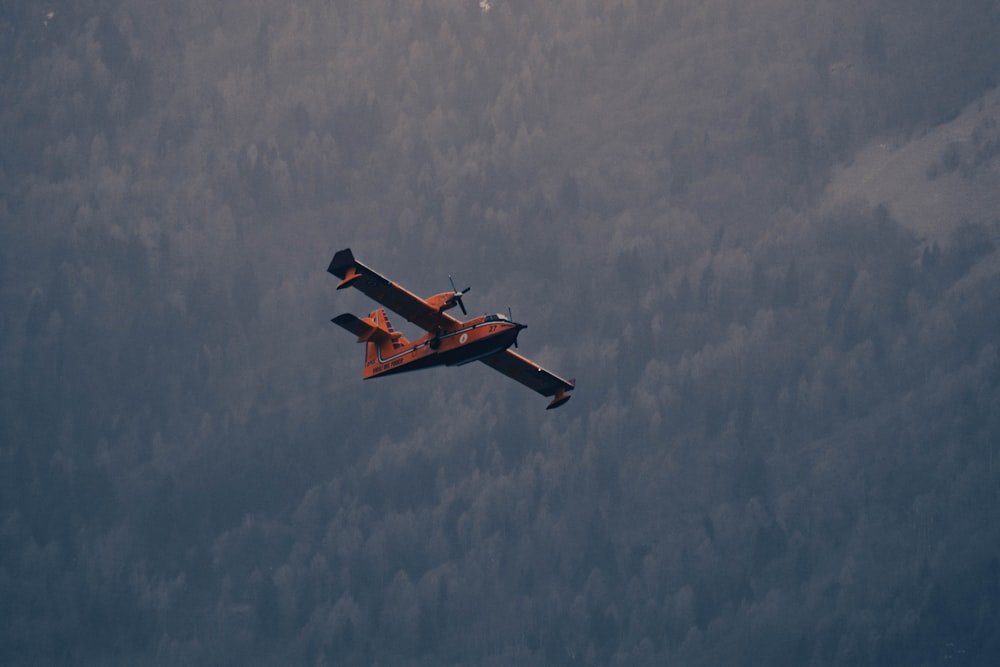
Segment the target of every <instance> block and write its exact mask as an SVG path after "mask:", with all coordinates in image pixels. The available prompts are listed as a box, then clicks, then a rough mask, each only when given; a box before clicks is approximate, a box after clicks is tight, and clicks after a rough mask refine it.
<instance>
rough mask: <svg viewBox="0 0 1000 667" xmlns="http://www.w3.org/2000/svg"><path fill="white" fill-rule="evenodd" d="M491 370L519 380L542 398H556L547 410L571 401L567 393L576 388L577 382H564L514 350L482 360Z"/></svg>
mask: <svg viewBox="0 0 1000 667" xmlns="http://www.w3.org/2000/svg"><path fill="white" fill-rule="evenodd" d="M480 361H482V362H483V363H484V364H486V365H487V366H489V367H490V368H494V369H496V370H498V371H500V372H501V373H503V374H504V375H506V376H507V377H509V378H512V379H514V380H517V381H518V382H520V383H521V384H523V385H524V386H526V387H529V388H530V389H534V390H535V391H537V392H538V393H539V394H541V395H542V396H554V397H555V398H553V399H552V402H551V403H549V405H548V407H547V408H546V409H547V410H551V409H552V408H558V407H559V406H560V405H562V404H563V403H565V402H566V401H568V400H569V399H570V396H569V394H568V393H567V392H569V391H572V390H573V388H574V387H575V386H576V380H563V379H562V378H561V377H559V376H557V375H553V374H552V373H550V372H548V371H547V370H545V369H544V368H542V367H541V366H539V365H538V364H536V363H535V362H533V361H532V360H530V359H527V358H525V357H522V356H521V355H520V354H518V353H517V352H514V351H512V350H504V351H503V352H498V353H497V354H493V355H490V356H488V357H484V358H483V359H480Z"/></svg>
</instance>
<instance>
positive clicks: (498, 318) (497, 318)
mask: <svg viewBox="0 0 1000 667" xmlns="http://www.w3.org/2000/svg"><path fill="white" fill-rule="evenodd" d="M508 321H509V320H508V319H507V316H506V315H504V314H502V313H496V314H494V315H487V316H486V317H485V318H483V322H508Z"/></svg>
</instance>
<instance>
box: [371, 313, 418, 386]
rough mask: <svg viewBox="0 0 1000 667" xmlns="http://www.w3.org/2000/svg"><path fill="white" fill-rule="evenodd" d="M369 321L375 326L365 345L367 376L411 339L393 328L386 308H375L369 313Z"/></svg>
mask: <svg viewBox="0 0 1000 667" xmlns="http://www.w3.org/2000/svg"><path fill="white" fill-rule="evenodd" d="M367 321H368V322H370V323H371V325H372V326H373V327H374V328H375V331H374V332H372V335H371V336H370V337H369V338H368V340H367V343H368V345H366V346H365V377H366V378H367V377H371V375H373V374H374V373H372V370H373V369H374V368H375V367H376V366H380V365H381V364H382V362H383V360H385V359H388V358H389V357H391V356H393V355H394V354H395V353H396V352H397V351H398V350H400V349H402V348H404V347H406V345H407V344H409V341H408V340H406V338H404V337H403V334H401V333H400V332H398V331H396V330H395V329H393V328H392V323H391V322H389V317H388V316H387V315H386V314H385V309H384V308H379V309H378V310H373V311H372V312H371V313H370V314H369V315H368V319H367Z"/></svg>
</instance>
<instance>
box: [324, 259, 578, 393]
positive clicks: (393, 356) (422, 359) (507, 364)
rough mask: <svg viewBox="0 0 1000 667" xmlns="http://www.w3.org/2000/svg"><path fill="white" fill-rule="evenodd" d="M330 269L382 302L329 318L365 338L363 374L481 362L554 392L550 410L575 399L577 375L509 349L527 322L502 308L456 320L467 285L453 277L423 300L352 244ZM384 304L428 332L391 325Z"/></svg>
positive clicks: (344, 283)
mask: <svg viewBox="0 0 1000 667" xmlns="http://www.w3.org/2000/svg"><path fill="white" fill-rule="evenodd" d="M327 271H329V272H330V273H331V274H333V275H334V276H336V277H337V278H340V283H338V284H337V289H338V290H340V289H345V288H348V287H356V288H357V289H358V290H360V291H361V292H362V293H364V294H365V295H366V296H368V297H369V298H371V299H373V300H375V301H377V302H378V303H379V304H381V305H382V306H383V307H382V308H378V309H376V310H374V311H372V312H371V313H369V315H368V316H367V317H365V318H359V317H356V316H355V315H351V314H350V313H344V314H343V315H338V316H337V317H335V318H333V320H331V321H332V322H333V323H334V324H337V325H338V326H340V327H343V328H344V329H346V330H347V331H350V332H351V333H353V334H354V335H356V336H357V337H358V342H359V343H365V367H364V371H363V372H362V378H363V379H365V380H367V379H369V378H373V377H379V376H382V375H392V374H395V373H404V372H407V371H415V370H420V369H422V368H431V367H433V366H461V365H463V364H468V363H471V362H473V361H481V362H483V363H484V364H486V365H487V366H490V367H491V368H494V369H496V370H498V371H500V372H501V373H503V374H504V375H506V376H507V377H510V378H512V379H514V380H517V381H518V382H520V383H521V384H523V385H525V386H526V387H528V388H530V389H533V390H535V391H536V392H538V393H539V394H541V395H542V396H547V397H549V396H550V397H552V400H551V401H550V402H549V404H548V406H547V407H546V409H547V410H552V409H553V408H558V407H559V406H560V405H563V404H564V403H566V401H568V400H569V399H570V398H571V395H570V393H569V392H571V391H572V390H573V389H574V388H575V387H576V380H564V379H562V378H561V377H559V376H557V375H555V374H553V373H551V372H549V371H547V370H545V369H544V368H542V367H541V366H539V365H538V364H536V363H535V362H533V361H531V360H530V359H528V358H526V357H523V356H521V355H520V354H517V353H516V352H514V351H512V350H511V349H510V347H511V346H512V345H514V346H516V345H517V336H518V334H519V333H520V332H521V330H522V329H524V328H525V325H524V324H519V323H517V322H514V321H513V319H512V318H511V317H509V316H508V315H503V314H500V313H497V314H494V315H481V316H479V317H474V318H472V319H470V320H458V319H456V318H454V317H452V316H451V315H448V314H447V313H446V312H445V311H446V310H450V309H452V308H454V307H455V306H458V307H459V308H460V309H461V311H462V313H463V314H466V310H465V304H464V303H462V297H463V296H464V295H465V294H466V293H467V292H468V291H469V288H468V287H466V288H465V289H464V290H457V289H455V283H454V282H453V281H452V283H451V291H450V292H442V293H441V294H435V295H434V296H432V297H429V298H427V299H422V298H420V297H419V296H417V295H415V294H413V293H412V292H409V291H408V290H406V289H404V288H402V287H400V286H399V285H397V284H396V283H393V282H392V281H390V280H388V279H386V278H384V277H383V276H381V275H379V274H378V273H376V272H375V271H374V270H373V269H371V268H369V267H367V266H365V265H364V264H362V263H361V262H359V261H357V260H356V259H355V258H354V254H353V253H352V252H351V250H350V248H345V249H343V250H340V251H338V252H337V253H336V254H335V255H334V256H333V259H332V260H331V261H330V266H329V267H328V268H327ZM450 279H451V277H450V276H449V280H450ZM386 308H388V309H389V310H391V311H392V312H394V313H396V314H397V315H400V316H402V317H404V318H405V319H406V320H407V321H409V322H412V323H413V324H415V325H417V326H418V327H420V328H421V329H423V330H424V331H426V332H427V333H426V334H424V335H423V336H421V337H420V338H418V339H417V340H414V341H409V340H407V339H406V338H405V337H404V336H403V335H402V334H401V333H400V332H398V331H396V330H395V329H393V327H392V324H391V323H390V322H389V318H388V316H387V315H386V312H385V309H386Z"/></svg>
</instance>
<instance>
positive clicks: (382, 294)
mask: <svg viewBox="0 0 1000 667" xmlns="http://www.w3.org/2000/svg"><path fill="white" fill-rule="evenodd" d="M327 271H329V272H330V273H332V274H333V275H335V276H337V277H338V278H340V279H341V281H340V284H339V285H337V289H344V288H345V287H356V288H358V289H359V290H361V291H362V292H363V293H364V294H365V295H366V296H368V297H369V298H371V299H374V300H375V301H378V302H379V303H380V304H382V305H383V306H385V307H386V308H388V309H389V310H391V311H393V312H394V313H397V314H399V315H401V316H402V317H405V318H406V319H407V320H408V321H410V322H413V323H414V324H416V325H417V326H418V327H420V328H421V329H423V330H424V331H429V332H431V333H433V332H435V331H438V330H439V329H443V330H447V329H450V328H453V327H455V326H458V325H459V324H461V323H460V322H459V321H458V320H456V319H455V318H454V317H452V316H451V315H448V314H447V313H443V312H441V311H439V310H438V309H437V308H435V307H434V306H432V305H430V304H429V303H427V302H426V301H424V300H423V299H421V298H420V297H419V296H417V295H416V294H413V293H412V292H410V291H409V290H406V289H403V288H402V287H400V286H399V285H397V284H396V283H394V282H392V281H391V280H389V279H388V278H385V277H383V276H381V275H379V274H378V273H377V272H376V271H375V270H373V269H371V268H369V267H367V266H365V265H364V264H362V263H361V262H359V261H357V260H356V259H354V254H353V253H352V252H351V249H350V248H345V249H344V250H341V251H339V252H337V254H336V255H334V256H333V260H332V261H331V262H330V266H329V268H327Z"/></svg>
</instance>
